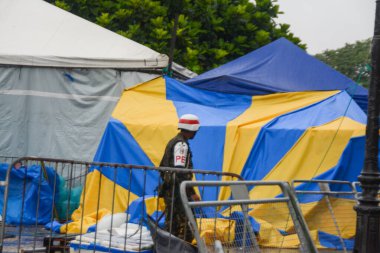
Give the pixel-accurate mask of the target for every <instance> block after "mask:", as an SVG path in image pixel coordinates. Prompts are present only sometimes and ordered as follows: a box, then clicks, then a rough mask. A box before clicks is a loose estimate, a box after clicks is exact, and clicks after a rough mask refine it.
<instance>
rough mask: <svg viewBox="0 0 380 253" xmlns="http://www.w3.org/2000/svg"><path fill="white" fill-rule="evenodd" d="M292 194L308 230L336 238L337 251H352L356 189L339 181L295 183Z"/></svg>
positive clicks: (296, 181)
mask: <svg viewBox="0 0 380 253" xmlns="http://www.w3.org/2000/svg"><path fill="white" fill-rule="evenodd" d="M292 188H293V191H294V193H295V195H296V197H297V199H298V201H299V203H300V206H301V210H302V212H303V214H304V216H305V217H306V222H307V224H308V227H309V229H310V230H314V231H319V232H323V233H326V234H327V235H328V236H333V237H337V238H338V241H339V244H340V247H336V249H338V250H342V251H343V252H348V251H350V250H352V248H351V249H350V248H349V246H348V245H347V241H346V239H347V240H350V239H351V240H353V238H354V236H355V228H356V213H355V211H354V209H353V207H354V205H355V203H356V201H355V196H356V193H357V192H356V189H355V187H354V185H353V184H352V183H351V182H348V181H339V180H294V181H292Z"/></svg>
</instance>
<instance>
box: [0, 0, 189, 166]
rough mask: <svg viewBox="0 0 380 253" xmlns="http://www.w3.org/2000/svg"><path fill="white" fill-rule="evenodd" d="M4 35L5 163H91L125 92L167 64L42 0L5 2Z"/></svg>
mask: <svg viewBox="0 0 380 253" xmlns="http://www.w3.org/2000/svg"><path fill="white" fill-rule="evenodd" d="M0 34H1V36H0V156H44V157H53V158H65V159H79V160H91V159H92V158H93V155H94V152H95V150H96V148H97V146H98V143H99V141H100V137H101V136H102V133H103V131H104V128H105V125H106V123H107V121H108V119H109V117H110V114H111V112H112V110H113V108H114V106H115V105H116V102H117V101H118V99H119V96H120V94H121V91H122V90H123V88H124V87H126V86H131V85H134V84H136V83H139V82H143V81H146V80H149V79H151V78H153V77H156V76H157V75H158V74H159V73H160V70H161V69H162V68H164V67H166V66H167V64H168V57H167V56H166V55H163V54H160V53H157V52H155V51H153V50H151V49H149V48H147V47H145V46H143V45H141V44H138V43H136V42H134V41H132V40H129V39H127V38H124V37H122V36H120V35H118V34H116V33H113V32H111V31H109V30H107V29H104V28H102V27H100V26H98V25H95V24H93V23H91V22H88V21H86V20H84V19H82V18H80V17H77V16H75V15H73V14H71V13H69V12H66V11H64V10H62V9H59V8H57V7H55V6H53V5H51V4H49V3H46V2H44V1H42V0H0ZM177 69H178V71H179V69H180V66H178V68H177ZM180 72H181V73H180V74H182V75H183V76H188V77H191V76H192V75H193V73H192V72H190V71H188V70H186V69H181V71H180Z"/></svg>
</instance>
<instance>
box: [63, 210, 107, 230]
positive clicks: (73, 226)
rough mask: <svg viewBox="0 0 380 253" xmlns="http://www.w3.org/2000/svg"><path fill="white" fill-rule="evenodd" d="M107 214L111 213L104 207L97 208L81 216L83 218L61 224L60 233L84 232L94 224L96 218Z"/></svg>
mask: <svg viewBox="0 0 380 253" xmlns="http://www.w3.org/2000/svg"><path fill="white" fill-rule="evenodd" d="M108 214H111V212H110V211H109V210H107V209H104V208H102V209H99V211H95V212H92V213H90V214H87V215H86V216H85V217H83V219H79V220H75V221H73V222H70V223H68V224H65V225H62V226H61V228H60V232H61V233H62V234H65V233H67V234H80V233H81V234H84V233H86V232H87V229H88V228H89V227H91V226H92V225H95V224H96V221H97V220H100V219H101V218H103V217H104V216H106V215H108Z"/></svg>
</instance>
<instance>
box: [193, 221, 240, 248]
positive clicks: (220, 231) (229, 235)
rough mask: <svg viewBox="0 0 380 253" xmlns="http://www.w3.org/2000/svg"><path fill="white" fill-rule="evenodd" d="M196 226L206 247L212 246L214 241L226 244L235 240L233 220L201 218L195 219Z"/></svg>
mask: <svg viewBox="0 0 380 253" xmlns="http://www.w3.org/2000/svg"><path fill="white" fill-rule="evenodd" d="M197 226H198V228H201V231H200V237H201V238H203V240H204V241H205V243H206V244H208V245H213V243H214V242H215V240H220V241H221V242H222V243H227V242H233V241H234V239H235V221H233V220H225V219H214V218H202V219H197Z"/></svg>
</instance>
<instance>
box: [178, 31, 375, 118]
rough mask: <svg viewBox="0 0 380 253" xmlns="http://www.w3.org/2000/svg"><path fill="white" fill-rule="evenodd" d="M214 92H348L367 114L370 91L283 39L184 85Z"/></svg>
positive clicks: (256, 93) (259, 93) (262, 93)
mask: <svg viewBox="0 0 380 253" xmlns="http://www.w3.org/2000/svg"><path fill="white" fill-rule="evenodd" d="M185 83H186V84H188V85H191V86H193V87H197V88H200V89H206V90H211V91H219V92H227V93H239V94H247V95H264V94H270V93H276V92H289V91H307V90H314V91H315V90H346V91H347V92H348V93H349V94H350V95H351V96H352V97H353V98H354V99H355V101H356V102H357V103H358V104H359V106H360V107H361V108H362V109H363V110H364V111H365V112H366V111H367V105H368V91H367V89H365V88H363V87H362V86H359V85H358V84H356V83H355V82H354V81H353V80H351V79H349V78H348V77H346V76H345V75H343V74H341V73H339V72H337V71H336V70H334V69H332V68H331V67H329V66H328V65H326V64H324V63H323V62H321V61H319V60H318V59H316V58H314V57H313V56H311V55H308V54H307V53H306V52H305V51H304V50H302V49H301V48H299V47H297V46H296V45H294V44H293V43H291V42H290V41H288V40H286V39H284V38H281V39H278V40H276V41H274V42H272V43H270V44H268V45H266V46H264V47H262V48H259V49H257V50H255V51H253V52H251V53H249V54H247V55H244V56H242V57H240V58H238V59H236V60H234V61H231V62H229V63H227V64H224V65H222V66H220V67H218V68H215V69H213V70H210V71H208V72H206V73H203V74H201V75H199V76H197V77H195V78H192V79H189V80H187V81H186V82H185Z"/></svg>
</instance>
